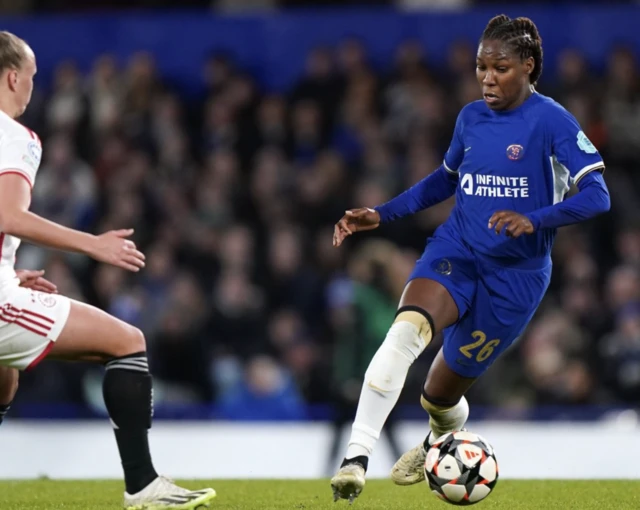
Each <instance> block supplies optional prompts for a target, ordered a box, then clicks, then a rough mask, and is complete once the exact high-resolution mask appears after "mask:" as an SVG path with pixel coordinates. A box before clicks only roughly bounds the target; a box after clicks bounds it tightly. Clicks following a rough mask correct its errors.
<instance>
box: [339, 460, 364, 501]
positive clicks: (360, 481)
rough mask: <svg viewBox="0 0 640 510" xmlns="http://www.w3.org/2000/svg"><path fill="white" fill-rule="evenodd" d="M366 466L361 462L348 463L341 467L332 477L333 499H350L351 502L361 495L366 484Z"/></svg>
mask: <svg viewBox="0 0 640 510" xmlns="http://www.w3.org/2000/svg"><path fill="white" fill-rule="evenodd" d="M364 473H365V472H364V468H363V467H362V466H361V465H360V464H357V463H355V464H347V465H346V466H343V467H341V468H340V469H339V470H338V472H337V473H336V474H335V476H334V477H333V478H332V479H331V489H333V501H338V500H339V499H341V498H342V499H348V500H349V504H352V503H353V501H354V500H355V499H356V498H357V497H358V496H359V495H360V493H361V492H362V489H363V487H364V484H365V478H364Z"/></svg>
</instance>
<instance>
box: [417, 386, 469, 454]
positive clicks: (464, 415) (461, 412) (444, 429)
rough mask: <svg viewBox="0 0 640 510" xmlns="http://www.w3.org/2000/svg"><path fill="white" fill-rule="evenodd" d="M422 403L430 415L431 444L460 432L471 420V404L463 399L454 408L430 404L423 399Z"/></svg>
mask: <svg viewBox="0 0 640 510" xmlns="http://www.w3.org/2000/svg"><path fill="white" fill-rule="evenodd" d="M420 403H421V404H422V407H423V408H424V410H425V411H427V412H428V413H429V427H430V428H431V432H432V434H431V435H430V436H429V444H433V443H434V441H435V440H436V439H438V438H439V437H441V436H444V435H445V434H447V433H449V432H453V431H455V430H460V429H461V428H462V427H464V424H465V423H466V422H467V419H468V418H469V403H468V402H467V399H466V398H464V397H462V398H461V399H460V402H458V403H457V404H456V405H455V406H453V407H441V406H436V405H434V404H432V403H431V402H428V401H427V400H425V399H424V397H422V398H421V399H420Z"/></svg>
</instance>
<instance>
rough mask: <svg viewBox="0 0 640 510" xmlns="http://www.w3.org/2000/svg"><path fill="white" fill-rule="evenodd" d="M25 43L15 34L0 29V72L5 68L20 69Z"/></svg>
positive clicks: (24, 55)
mask: <svg viewBox="0 0 640 510" xmlns="http://www.w3.org/2000/svg"><path fill="white" fill-rule="evenodd" d="M26 47H27V43H26V42H25V41H24V40H23V39H20V38H19V37H18V36H17V35H14V34H12V33H11V32H7V31H5V30H2V31H0V73H1V72H3V71H4V70H5V69H20V68H21V67H22V63H23V62H24V60H25V58H26V56H27V53H26V51H25V50H26Z"/></svg>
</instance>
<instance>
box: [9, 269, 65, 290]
mask: <svg viewBox="0 0 640 510" xmlns="http://www.w3.org/2000/svg"><path fill="white" fill-rule="evenodd" d="M43 274H44V270H43V269H42V270H40V271H30V270H28V269H17V270H16V275H18V279H19V280H20V287H25V288H26V289H33V290H38V291H40V292H46V293H48V294H57V293H58V287H56V286H55V284H53V283H51V282H50V281H49V280H47V279H45V278H43V277H42V275H43Z"/></svg>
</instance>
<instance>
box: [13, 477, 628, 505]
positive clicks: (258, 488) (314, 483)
mask: <svg viewBox="0 0 640 510" xmlns="http://www.w3.org/2000/svg"><path fill="white" fill-rule="evenodd" d="M184 485H185V486H186V487H188V488H190V489H198V488H203V487H208V486H211V487H213V488H214V489H216V491H217V493H218V497H217V498H216V499H215V500H214V502H213V504H212V505H211V508H212V509H214V510H231V509H233V510H251V509H256V510H258V509H259V510H270V509H278V510H280V509H288V510H312V509H318V510H322V509H331V510H340V509H342V510H347V509H349V508H352V509H353V510H396V509H397V510H424V509H431V508H433V509H434V510H437V509H442V510H446V509H447V508H453V506H451V505H447V504H446V503H443V502H441V501H439V500H438V499H437V498H436V497H435V496H434V495H432V494H430V492H429V490H428V489H427V487H426V485H425V484H418V485H417V486H413V487H396V486H394V485H393V484H392V483H391V482H390V481H387V480H370V481H368V482H367V485H366V487H365V490H364V492H363V493H362V495H361V496H360V497H359V498H358V499H357V500H356V502H355V503H354V505H353V507H349V505H348V503H347V502H346V501H339V502H338V503H335V504H334V503H333V499H332V496H331V489H330V488H329V482H328V480H311V481H286V480H237V481H236V480H224V481H222V480H218V481H216V480H205V481H189V482H184ZM122 491H123V486H122V483H121V482H113V481H88V482H85V481H82V482H80V481H78V482H76V481H52V480H36V481H11V482H0V509H1V510H31V509H33V510H115V509H118V508H122V506H121V505H122ZM474 508H477V509H479V510H480V509H487V510H489V509H504V510H525V509H527V510H529V509H531V510H552V509H559V510H560V509H562V510H567V509H575V510H590V509H594V510H595V509H597V510H608V509H612V510H627V509H628V510H632V509H635V510H637V509H640V481H638V482H636V481H557V480H556V481H538V480H536V481H512V480H501V481H498V485H497V486H496V488H495V490H494V493H493V494H491V495H490V496H489V497H488V498H487V499H486V500H485V501H483V502H481V503H478V504H477V505H474Z"/></svg>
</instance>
